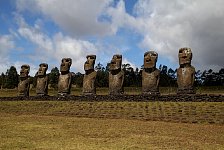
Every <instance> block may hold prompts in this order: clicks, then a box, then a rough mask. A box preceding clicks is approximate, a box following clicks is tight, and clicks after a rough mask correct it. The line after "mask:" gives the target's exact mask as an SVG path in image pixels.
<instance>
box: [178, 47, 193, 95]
mask: <svg viewBox="0 0 224 150" xmlns="http://www.w3.org/2000/svg"><path fill="white" fill-rule="evenodd" d="M191 60H192V52H191V49H190V48H186V47H185V48H181V49H179V64H180V67H179V68H178V69H177V85H178V89H177V94H195V90H194V78H195V68H194V67H193V66H191Z"/></svg>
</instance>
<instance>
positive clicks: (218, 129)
mask: <svg viewBox="0 0 224 150" xmlns="http://www.w3.org/2000/svg"><path fill="white" fill-rule="evenodd" d="M0 119H1V122H0V141H1V142H0V149H6V150H8V149H18V150H20V149H35V150H36V149H46V150H49V149H52V150H55V149H74V150H107V149H108V150H109V149H111V150H114V149H118V150H119V149H124V150H136V149H139V150H140V149H141V150H142V149H147V150H148V149H149V150H150V149H191V150H192V149H212V150H213V149H224V126H220V125H206V124H186V123H167V122H158V121H138V120H125V119H93V118H76V117H68V116H42V115H15V114H13V115H12V114H5V113H0Z"/></svg>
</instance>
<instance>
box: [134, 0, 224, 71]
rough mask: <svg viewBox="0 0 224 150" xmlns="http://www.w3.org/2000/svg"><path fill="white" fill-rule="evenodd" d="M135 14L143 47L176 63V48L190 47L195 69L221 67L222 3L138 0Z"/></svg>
mask: <svg viewBox="0 0 224 150" xmlns="http://www.w3.org/2000/svg"><path fill="white" fill-rule="evenodd" d="M135 13H136V15H137V17H136V20H139V21H143V22H144V24H139V26H140V28H136V29H138V31H139V32H140V33H141V34H142V35H143V36H144V39H143V41H142V43H141V46H142V47H143V48H148V49H155V50H156V51H158V53H159V54H161V55H162V56H167V57H169V59H170V60H172V61H173V62H176V63H178V61H177V54H178V49H179V48H181V47H191V48H192V51H193V55H194V57H193V65H195V66H196V67H199V69H200V68H204V69H205V68H207V69H208V67H212V66H217V67H219V68H220V67H223V64H224V61H223V58H224V52H223V47H224V44H223V41H224V1H222V0H213V1H210V0H196V1H195V0H186V1H179V0H172V1H166V0H151V1H144V0H139V1H138V3H137V4H136V5H135ZM139 29H140V30H139Z"/></svg>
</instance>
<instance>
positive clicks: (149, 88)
mask: <svg viewBox="0 0 224 150" xmlns="http://www.w3.org/2000/svg"><path fill="white" fill-rule="evenodd" d="M157 59H158V54H157V53H156V52H155V51H148V52H145V54H144V69H143V71H142V94H143V95H159V94H160V93H159V79H160V71H159V70H158V69H157V68H156V62H157Z"/></svg>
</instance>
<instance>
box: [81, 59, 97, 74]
mask: <svg viewBox="0 0 224 150" xmlns="http://www.w3.org/2000/svg"><path fill="white" fill-rule="evenodd" d="M86 58H87V60H86V62H85V64H84V70H85V71H88V70H94V64H95V60H96V55H87V56H86Z"/></svg>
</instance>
